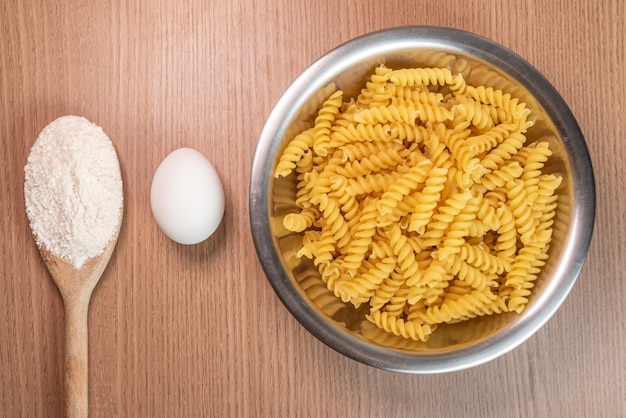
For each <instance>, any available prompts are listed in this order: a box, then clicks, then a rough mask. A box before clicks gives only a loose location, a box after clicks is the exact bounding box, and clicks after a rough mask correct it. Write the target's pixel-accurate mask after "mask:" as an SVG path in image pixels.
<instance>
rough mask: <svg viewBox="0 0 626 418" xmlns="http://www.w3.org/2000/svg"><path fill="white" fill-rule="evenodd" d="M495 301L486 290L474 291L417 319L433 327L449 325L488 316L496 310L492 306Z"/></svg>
mask: <svg viewBox="0 0 626 418" xmlns="http://www.w3.org/2000/svg"><path fill="white" fill-rule="evenodd" d="M495 299H496V296H495V295H494V294H492V293H491V291H489V290H487V289H485V290H482V291H481V290H475V291H473V292H472V293H470V294H468V295H463V296H461V297H459V298H458V299H457V300H455V301H450V300H448V301H446V302H445V303H443V304H441V305H440V306H433V307H432V308H428V309H426V310H425V311H424V313H422V314H421V315H419V318H420V320H422V321H423V323H424V324H426V325H433V324H443V323H450V322H452V321H454V320H457V319H460V318H475V317H476V316H483V315H489V314H491V313H493V311H494V310H495V309H497V305H495V304H493V301H494V300H495Z"/></svg>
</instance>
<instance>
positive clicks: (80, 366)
mask: <svg viewBox="0 0 626 418" xmlns="http://www.w3.org/2000/svg"><path fill="white" fill-rule="evenodd" d="M88 309H89V299H87V300H86V301H83V300H81V298H77V300H74V301H71V300H69V301H67V300H66V301H65V412H66V416H67V417H68V418H78V417H81V418H83V417H87V416H88V412H89V403H88V401H89V397H88V367H87V366H88V355H89V344H88V326H87V324H88Z"/></svg>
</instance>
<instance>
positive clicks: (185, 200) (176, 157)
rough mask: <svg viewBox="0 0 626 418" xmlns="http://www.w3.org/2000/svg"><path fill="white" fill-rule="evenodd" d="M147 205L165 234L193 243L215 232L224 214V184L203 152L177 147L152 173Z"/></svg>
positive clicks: (180, 241) (177, 240)
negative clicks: (150, 207) (148, 203)
mask: <svg viewBox="0 0 626 418" xmlns="http://www.w3.org/2000/svg"><path fill="white" fill-rule="evenodd" d="M150 205H151V206H152V214H153V215H154V219H155V220H156V223H157V225H159V228H161V230H162V231H163V232H164V233H165V235H167V236H168V237H170V238H171V239H172V240H174V241H176V242H178V243H180V244H187V245H191V244H197V243H199V242H202V241H204V240H205V239H207V238H208V237H210V236H211V235H212V234H213V232H215V230H216V229H217V227H218V226H219V224H220V222H221V220H222V217H223V216H224V188H223V187H222V182H221V181H220V178H219V175H218V174H217V171H215V168H214V167H213V165H212V164H211V163H210V162H209V160H208V159H207V158H206V157H205V156H204V155H202V154H201V153H199V152H198V151H196V150H194V149H191V148H179V149H177V150H175V151H173V152H172V153H171V154H169V155H168V156H167V157H165V159H164V160H163V161H162V162H161V164H160V165H159V167H158V168H157V170H156V172H155V173H154V178H153V179H152V188H151V190H150Z"/></svg>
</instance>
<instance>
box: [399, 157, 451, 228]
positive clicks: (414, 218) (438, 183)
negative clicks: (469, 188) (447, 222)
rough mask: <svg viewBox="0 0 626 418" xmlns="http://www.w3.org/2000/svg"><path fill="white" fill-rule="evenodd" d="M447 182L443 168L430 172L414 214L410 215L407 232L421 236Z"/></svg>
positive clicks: (436, 168) (445, 171)
mask: <svg viewBox="0 0 626 418" xmlns="http://www.w3.org/2000/svg"><path fill="white" fill-rule="evenodd" d="M446 180H447V170H446V169H445V168H439V167H435V168H433V169H431V170H430V173H429V174H428V178H427V179H426V182H425V186H424V188H423V189H422V192H421V193H420V195H419V197H418V199H417V203H416V205H415V207H414V212H413V213H412V214H411V218H410V223H409V228H408V229H409V231H414V232H417V233H418V234H423V233H424V231H425V230H426V225H428V223H429V222H430V219H431V218H432V216H433V211H434V210H435V208H436V207H437V203H438V202H439V199H440V198H441V191H442V190H443V186H444V183H445V182H446Z"/></svg>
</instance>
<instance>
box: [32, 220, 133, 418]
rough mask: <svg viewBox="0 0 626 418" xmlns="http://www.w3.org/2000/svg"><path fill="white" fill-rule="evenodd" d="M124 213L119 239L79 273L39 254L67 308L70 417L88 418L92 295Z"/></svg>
mask: <svg viewBox="0 0 626 418" xmlns="http://www.w3.org/2000/svg"><path fill="white" fill-rule="evenodd" d="M122 212H123V209H120V216H119V222H118V225H117V227H116V230H115V235H114V237H113V239H112V240H111V242H109V244H108V245H107V246H106V248H105V249H104V252H103V253H102V254H101V255H99V256H97V257H93V258H90V259H88V260H87V261H85V263H84V264H83V266H82V267H81V268H79V269H77V268H76V267H74V266H73V264H72V263H71V262H70V261H69V260H67V259H64V258H61V257H57V256H56V255H54V254H52V253H50V252H49V251H48V250H46V249H45V248H42V247H39V253H40V254H41V257H42V258H43V261H44V263H45V265H46V267H47V268H48V271H50V275H51V276H52V279H53V280H54V282H55V283H56V285H57V287H58V288H59V291H60V292H61V296H62V297H63V304H64V306H65V384H64V388H65V411H66V416H67V417H70V418H72V417H86V416H87V415H88V412H89V406H88V401H89V398H88V372H87V370H88V357H89V338H88V318H89V315H88V314H89V301H90V299H91V293H92V292H93V289H94V288H95V287H96V284H97V283H98V280H99V279H100V276H102V273H103V272H104V269H105V268H106V266H107V264H108V262H109V259H110V258H111V254H113V249H114V248H115V244H116V243H117V238H118V236H119V230H120V226H121V223H122Z"/></svg>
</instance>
